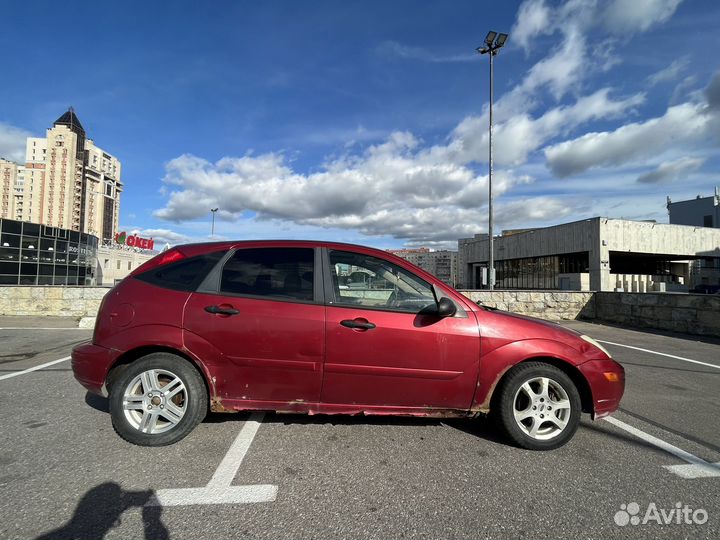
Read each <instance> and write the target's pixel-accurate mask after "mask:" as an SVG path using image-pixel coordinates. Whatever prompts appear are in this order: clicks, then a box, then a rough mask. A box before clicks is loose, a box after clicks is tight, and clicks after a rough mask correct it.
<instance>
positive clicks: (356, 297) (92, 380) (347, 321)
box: [72, 241, 625, 450]
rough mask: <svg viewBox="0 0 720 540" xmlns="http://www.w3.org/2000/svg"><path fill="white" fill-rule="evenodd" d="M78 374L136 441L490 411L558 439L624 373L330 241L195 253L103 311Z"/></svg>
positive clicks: (568, 343)
mask: <svg viewBox="0 0 720 540" xmlns="http://www.w3.org/2000/svg"><path fill="white" fill-rule="evenodd" d="M72 366H73V371H74V373H75V377H76V378H77V380H78V381H80V383H81V384H82V385H83V386H85V388H87V389H88V390H90V391H91V392H95V393H99V394H101V393H103V391H106V392H107V393H108V395H109V401H110V413H111V417H112V423H113V426H114V427H115V430H116V431H117V432H118V434H120V436H121V437H123V438H124V439H126V440H128V441H130V442H132V443H135V444H140V445H147V446H159V445H166V444H171V443H174V442H176V441H178V440H180V439H182V438H183V437H185V436H186V435H187V434H188V433H189V432H190V431H191V430H192V429H193V428H194V427H195V426H196V425H197V424H198V423H199V422H200V421H201V420H202V419H203V418H204V417H205V415H206V413H207V411H208V409H209V410H211V411H219V412H232V411H242V410H270V411H279V412H293V413H309V414H316V413H319V414H384V415H412V416H426V417H451V416H454V417H458V416H463V417H468V416H475V415H478V414H488V413H489V414H490V415H491V416H493V417H494V418H495V419H496V421H497V423H498V425H499V426H500V428H501V430H502V431H503V432H504V433H505V434H506V435H507V436H508V437H509V439H510V440H512V441H513V442H514V443H515V444H517V445H519V446H521V447H524V448H529V449H536V450H546V449H552V448H557V447H559V446H561V445H563V444H564V443H566V442H567V441H568V440H569V439H570V438H571V437H572V436H573V434H574V433H575V431H576V430H577V427H578V424H579V421H580V414H581V412H587V413H590V414H591V415H592V416H593V418H599V417H602V416H605V415H607V414H609V413H611V412H613V411H614V410H615V409H617V407H618V405H619V402H620V398H621V397H622V394H623V390H624V386H625V376H624V371H623V368H622V366H620V365H619V364H618V363H617V362H615V361H614V360H613V359H612V358H610V355H609V354H608V353H607V351H605V350H604V349H603V348H602V346H600V345H599V344H598V343H597V342H596V341H594V340H593V339H592V338H589V337H587V336H585V335H582V334H579V333H576V332H574V331H571V330H568V329H565V328H562V327H560V326H558V325H556V324H552V323H547V322H543V321H540V320H536V319H531V318H528V317H521V316H518V315H513V314H511V313H506V312H502V311H497V310H490V309H487V308H483V307H481V306H478V305H476V304H474V303H473V302H471V301H469V300H468V299H467V298H466V297H464V296H463V295H461V294H460V293H458V292H457V291H455V290H453V289H452V288H451V287H448V286H447V285H445V284H444V283H442V282H441V281H440V280H438V279H437V278H436V277H434V276H432V275H431V274H428V273H427V272H425V271H423V270H421V269H420V268H418V267H416V266H414V265H412V264H410V263H408V262H407V261H405V260H403V259H400V258H398V257H396V256H394V255H391V254H389V253H386V252H383V251H379V250H376V249H371V248H367V247H361V246H354V245H348V244H339V243H331V242H309V241H252V242H222V243H208V244H192V245H185V246H179V247H176V248H173V249H171V250H168V251H166V252H164V253H161V254H160V255H158V256H157V257H155V258H154V259H152V260H150V261H148V262H147V263H145V264H144V265H142V266H141V267H139V268H138V269H136V270H135V271H134V272H133V273H132V274H130V276H128V277H127V278H125V279H124V280H123V281H122V282H121V283H120V284H118V285H117V286H115V288H113V289H112V290H111V291H110V292H108V294H107V295H106V296H105V299H104V300H103V302H102V305H101V307H100V312H99V314H98V318H97V323H96V325H95V332H94V335H93V339H92V343H87V344H83V345H79V346H77V347H75V349H74V350H73V353H72Z"/></svg>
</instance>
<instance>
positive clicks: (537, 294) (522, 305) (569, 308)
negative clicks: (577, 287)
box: [460, 291, 595, 321]
mask: <svg viewBox="0 0 720 540" xmlns="http://www.w3.org/2000/svg"><path fill="white" fill-rule="evenodd" d="M460 292H461V293H462V294H464V295H465V296H467V297H468V298H470V300H472V301H473V302H480V303H481V304H483V305H485V306H489V307H494V308H498V309H501V310H503V311H512V312H513V313H519V314H521V315H529V316H531V317H539V318H541V319H547V320H550V321H561V320H573V319H580V318H583V319H592V318H594V317H595V302H594V300H593V295H594V294H595V293H592V292H576V291H572V292H570V291H460Z"/></svg>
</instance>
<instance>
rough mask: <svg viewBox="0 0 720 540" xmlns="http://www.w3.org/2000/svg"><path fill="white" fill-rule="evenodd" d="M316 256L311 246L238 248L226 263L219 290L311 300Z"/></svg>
mask: <svg viewBox="0 0 720 540" xmlns="http://www.w3.org/2000/svg"><path fill="white" fill-rule="evenodd" d="M314 260H315V253H314V250H313V249H311V248H259V249H239V250H237V251H236V252H235V254H234V255H233V257H232V258H231V259H230V260H229V261H228V262H226V263H225V267H224V268H223V273H222V282H221V285H220V290H221V292H223V293H227V294H247V295H252V296H269V297H274V298H278V299H283V298H285V299H293V300H304V301H311V300H312V299H313V266H314Z"/></svg>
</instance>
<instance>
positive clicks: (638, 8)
mask: <svg viewBox="0 0 720 540" xmlns="http://www.w3.org/2000/svg"><path fill="white" fill-rule="evenodd" d="M681 1H682V0H613V1H612V2H610V4H609V5H607V7H606V8H605V11H604V13H603V21H604V23H605V25H606V27H607V29H608V30H609V31H611V32H613V33H615V34H622V33H627V32H636V31H645V30H647V29H648V28H650V27H651V26H654V25H656V24H660V23H664V22H665V21H667V20H668V19H669V18H670V17H671V16H672V14H673V13H675V10H676V9H677V7H678V6H679V5H680V2H681Z"/></svg>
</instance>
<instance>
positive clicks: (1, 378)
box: [0, 356, 70, 381]
mask: <svg viewBox="0 0 720 540" xmlns="http://www.w3.org/2000/svg"><path fill="white" fill-rule="evenodd" d="M68 360H70V357H69V356H66V357H65V358H61V359H60V360H53V361H52V362H47V363H46V364H40V365H39V366H35V367H31V368H28V369H24V370H22V371H15V372H14V373H8V374H7V375H0V381H2V380H4V379H10V378H12V377H17V376H18V375H25V374H26V373H31V372H33V371H37V370H38V369H43V368H46V367H48V366H52V365H54V364H59V363H60V362H67V361H68Z"/></svg>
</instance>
